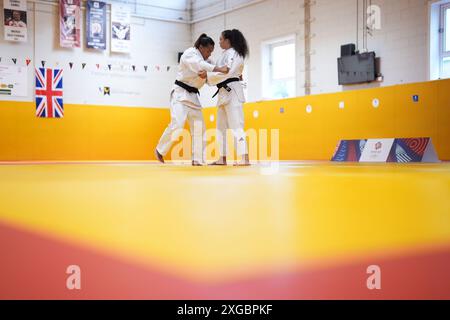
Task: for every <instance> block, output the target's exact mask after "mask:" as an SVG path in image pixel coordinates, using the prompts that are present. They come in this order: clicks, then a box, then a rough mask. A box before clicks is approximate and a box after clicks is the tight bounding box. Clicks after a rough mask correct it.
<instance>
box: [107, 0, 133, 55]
mask: <svg viewBox="0 0 450 320" xmlns="http://www.w3.org/2000/svg"><path fill="white" fill-rule="evenodd" d="M130 39H131V17H130V9H129V7H126V6H121V5H115V4H112V5H111V51H112V52H122V53H129V52H130V42H131V41H130Z"/></svg>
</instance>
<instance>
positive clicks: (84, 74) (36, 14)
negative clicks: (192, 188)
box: [0, 0, 191, 107]
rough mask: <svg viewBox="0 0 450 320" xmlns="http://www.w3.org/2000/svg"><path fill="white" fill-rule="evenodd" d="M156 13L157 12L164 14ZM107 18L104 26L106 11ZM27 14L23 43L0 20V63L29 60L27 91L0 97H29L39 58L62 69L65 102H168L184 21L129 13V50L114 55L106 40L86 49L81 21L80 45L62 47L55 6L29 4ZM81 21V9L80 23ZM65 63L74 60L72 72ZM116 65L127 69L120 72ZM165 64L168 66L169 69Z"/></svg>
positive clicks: (187, 40) (186, 33)
mask: <svg viewBox="0 0 450 320" xmlns="http://www.w3.org/2000/svg"><path fill="white" fill-rule="evenodd" d="M178 2H180V1H178ZM182 2H184V0H183V1H182ZM83 3H84V2H83ZM0 6H1V8H2V10H1V15H3V0H0ZM34 6H35V7H34ZM179 9H180V7H179ZM180 10H181V9H180ZM108 11H109V6H108ZM177 12H181V11H177ZM157 14H158V15H160V16H161V15H162V14H163V13H162V12H157ZM107 17H108V21H107V25H109V14H107ZM27 18H28V41H27V42H26V43H13V42H7V41H5V40H4V36H3V34H4V30H3V24H1V27H0V39H1V40H0V48H1V49H0V56H1V57H2V61H1V63H2V64H10V65H13V62H12V61H11V58H13V57H14V58H18V62H17V65H25V59H26V58H28V57H29V58H31V59H32V63H31V64H30V66H29V67H28V74H29V81H28V95H27V97H23V98H22V97H20V98H18V97H17V98H12V97H8V96H0V100H19V101H21V100H24V101H32V100H33V99H34V92H33V91H34V69H33V64H35V66H36V67H40V66H41V60H45V61H46V66H48V67H57V63H58V65H59V67H62V68H63V69H64V80H63V82H64V103H75V104H97V105H117V106H143V107H167V106H168V105H169V91H170V88H171V86H172V84H173V81H174V78H175V73H176V65H177V53H178V52H179V51H183V50H184V49H185V48H186V47H189V46H191V30H190V26H189V25H188V24H182V23H173V22H163V21H158V20H153V19H144V18H136V17H133V18H132V34H131V53H130V54H118V53H110V51H109V41H107V50H106V51H103V52H101V51H96V50H92V49H86V48H85V46H86V45H85V30H84V22H83V24H82V30H81V35H82V36H81V38H82V44H81V48H76V49H66V48H61V47H60V46H59V24H58V7H57V6H52V5H47V4H33V3H29V4H28V16H27ZM169 18H173V17H169ZM84 19H85V11H84V10H83V21H84ZM1 21H3V17H1ZM69 62H74V68H73V70H70V68H69ZM83 62H84V63H87V66H86V68H85V69H84V70H82V68H81V63H83ZM97 63H99V64H100V65H101V67H100V69H99V70H97V67H96V64H97ZM108 64H112V65H113V68H115V69H116V70H115V71H114V70H113V71H109V70H108V67H107V65H108ZM131 65H136V66H137V67H138V69H137V71H136V72H132V71H131ZM144 65H148V71H147V72H145V71H144V69H143V66H144ZM114 66H115V67H114ZM121 66H123V67H124V70H125V69H127V70H128V71H124V70H121V69H120V67H121ZM156 66H161V69H160V71H157V70H156ZM166 66H170V67H171V69H170V70H169V71H168V72H167V71H166V70H167V69H166ZM104 86H109V87H110V88H111V96H105V95H103V92H101V91H100V90H99V88H103V87H104Z"/></svg>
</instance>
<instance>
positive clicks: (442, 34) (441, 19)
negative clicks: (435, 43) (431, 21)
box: [439, 2, 450, 78]
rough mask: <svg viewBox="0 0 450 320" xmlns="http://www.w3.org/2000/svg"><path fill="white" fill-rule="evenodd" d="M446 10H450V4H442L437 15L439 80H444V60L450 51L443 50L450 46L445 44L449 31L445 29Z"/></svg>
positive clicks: (449, 54)
mask: <svg viewBox="0 0 450 320" xmlns="http://www.w3.org/2000/svg"><path fill="white" fill-rule="evenodd" d="M447 10H450V2H449V3H444V4H442V5H441V6H440V13H439V74H440V77H441V78H444V59H445V58H450V50H447V51H446V50H445V49H446V47H447V46H449V45H450V44H447V43H446V41H447V32H450V30H447V28H446V26H447ZM449 12H450V11H449ZM447 77H449V76H447Z"/></svg>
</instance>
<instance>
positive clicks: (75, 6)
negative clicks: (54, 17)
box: [59, 0, 81, 48]
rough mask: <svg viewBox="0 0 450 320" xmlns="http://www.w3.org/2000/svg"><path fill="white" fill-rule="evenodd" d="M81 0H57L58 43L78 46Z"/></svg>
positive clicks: (66, 46) (70, 46)
mask: <svg viewBox="0 0 450 320" xmlns="http://www.w3.org/2000/svg"><path fill="white" fill-rule="evenodd" d="M80 2H81V0H59V44H60V46H61V47H64V48H79V47H80V27H81V7H80Z"/></svg>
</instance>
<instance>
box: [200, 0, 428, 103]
mask: <svg viewBox="0 0 450 320" xmlns="http://www.w3.org/2000/svg"><path fill="white" fill-rule="evenodd" d="M205 2H207V1H205V0H193V9H194V16H195V9H196V7H202V6H203V5H204V4H205ZM235 2H236V1H234V2H233V1H230V0H228V1H226V7H227V8H229V7H232V6H233V5H235ZM240 2H242V1H240ZM246 2H250V1H246ZM312 2H313V5H312V7H311V18H312V19H313V22H312V25H311V33H312V34H313V38H312V40H311V50H312V51H313V52H315V53H314V54H313V55H312V56H311V68H312V69H313V70H312V72H311V81H312V84H313V87H312V88H311V92H312V93H313V94H317V93H326V92H336V91H343V90H349V89H350V90H352V89H358V88H365V87H373V86H387V85H394V84H401V83H410V82H418V81H426V80H428V74H429V72H428V62H427V57H428V38H427V34H428V29H429V27H428V2H427V1H426V0H372V4H374V5H378V6H380V8H381V30H379V31H375V32H374V33H373V37H370V36H369V38H368V49H369V50H370V51H372V50H373V51H375V52H376V54H377V56H379V57H381V72H382V73H383V75H384V81H383V82H382V83H374V84H369V85H357V86H346V87H342V86H339V85H338V76H337V62H336V60H337V58H338V56H339V55H340V45H342V44H346V43H355V42H356V1H355V0H315V1H312ZM360 3H361V5H362V1H360ZM216 7H217V8H215V7H214V8H213V7H210V8H209V9H208V10H209V12H206V10H207V9H205V8H204V9H202V10H203V12H199V13H198V14H197V18H201V17H202V16H207V15H208V14H213V13H214V12H217V10H219V7H220V6H219V5H217V6H216ZM222 10H223V3H222ZM303 15H304V8H303V1H302V0H266V1H263V2H261V3H257V4H255V5H253V6H249V7H246V8H243V9H240V10H236V11H234V12H231V13H227V14H226V15H221V16H217V17H214V18H212V19H208V20H205V21H201V22H199V23H195V24H194V26H193V36H194V38H195V37H196V36H198V35H199V34H200V33H202V32H206V33H208V34H210V35H211V36H213V37H214V39H218V37H219V34H220V32H221V31H222V30H223V29H225V28H238V29H240V30H241V31H242V32H243V33H244V35H245V36H246V37H247V40H248V41H249V43H250V51H251V52H250V58H249V60H248V62H247V68H248V100H249V101H258V100H260V99H261V97H262V84H261V79H262V74H261V43H262V42H263V41H265V40H269V39H271V38H276V37H281V36H284V35H290V34H295V35H296V39H297V56H296V58H297V63H296V64H297V65H296V66H295V68H296V70H297V95H303V94H304V87H303V86H304V78H305V77H304V68H305V66H304V56H303V54H304V40H303V36H304V24H303V20H304V19H303ZM359 25H360V27H361V25H362V16H361V21H360V23H359ZM359 34H360V43H361V42H362V37H361V31H360V32H359ZM360 47H362V46H360ZM219 52H220V49H217V50H216V52H215V54H216V55H217V54H218V53H219ZM202 99H203V103H204V104H205V105H212V104H213V101H211V100H209V99H206V97H203V98H202Z"/></svg>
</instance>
